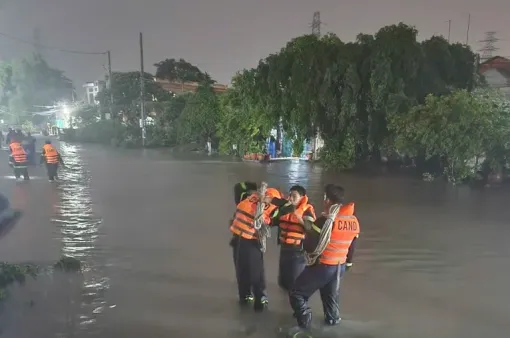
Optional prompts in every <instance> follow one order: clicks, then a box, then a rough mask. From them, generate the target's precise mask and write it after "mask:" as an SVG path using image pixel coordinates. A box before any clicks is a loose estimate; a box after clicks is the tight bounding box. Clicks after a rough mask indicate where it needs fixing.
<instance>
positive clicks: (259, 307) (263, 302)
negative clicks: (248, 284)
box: [253, 297, 269, 312]
mask: <svg viewBox="0 0 510 338" xmlns="http://www.w3.org/2000/svg"><path fill="white" fill-rule="evenodd" d="M268 305H269V300H268V299H267V297H262V298H261V299H256V300H255V303H253V309H254V310H255V312H263V311H265V310H267V307H268Z"/></svg>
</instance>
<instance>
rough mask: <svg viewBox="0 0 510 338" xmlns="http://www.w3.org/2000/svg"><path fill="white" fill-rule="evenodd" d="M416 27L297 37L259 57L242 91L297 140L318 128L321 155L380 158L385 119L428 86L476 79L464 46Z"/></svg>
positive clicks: (445, 90)
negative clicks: (250, 83) (251, 82)
mask: <svg viewBox="0 0 510 338" xmlns="http://www.w3.org/2000/svg"><path fill="white" fill-rule="evenodd" d="M417 33H418V32H417V30H416V29H415V28H414V27H411V26H408V25H405V24H403V23H400V24H398V25H391V26H386V27H383V28H381V29H380V30H379V31H378V32H377V33H376V34H375V35H373V36H372V35H365V34H360V35H359V36H358V37H357V40H356V42H354V43H347V44H346V43H343V42H342V41H340V39H338V37H337V36H335V35H334V34H328V35H326V36H323V37H321V38H318V37H316V36H313V35H304V36H300V37H297V38H295V39H293V40H291V41H290V42H289V43H287V45H286V46H285V47H284V48H282V49H281V51H280V52H278V53H276V54H272V55H269V56H268V57H267V58H266V59H264V60H261V61H260V63H259V65H258V67H257V68H256V69H255V83H256V85H255V88H254V90H251V91H246V92H245V94H243V95H246V96H247V100H248V101H253V102H258V103H259V107H260V108H261V109H262V110H264V112H266V113H267V114H268V115H269V116H271V119H273V120H276V121H278V120H279V119H281V120H282V122H283V128H284V130H285V132H286V134H287V135H290V136H291V137H293V138H294V139H295V140H297V144H300V143H301V140H303V139H309V138H311V137H313V136H315V135H316V134H317V133H319V134H320V136H321V137H322V138H323V139H324V142H325V147H324V148H323V151H322V154H321V157H322V159H323V160H324V161H325V162H326V163H329V164H333V165H334V166H336V167H352V166H353V165H355V164H356V163H357V162H360V161H366V160H368V159H374V160H380V159H381V158H382V157H386V156H383V155H387V154H391V153H395V147H394V143H395V140H394V138H395V135H394V133H393V132H392V131H391V130H389V128H388V119H390V118H393V117H395V118H397V117H398V116H400V115H405V114H406V113H408V112H409V111H410V109H411V108H412V107H414V106H416V105H419V104H421V103H424V101H425V97H426V96H427V95H428V94H430V93H432V94H435V95H447V94H449V93H451V92H452V91H454V90H456V89H467V90H472V89H473V88H474V87H476V85H477V74H476V69H475V62H474V60H475V56H474V54H473V52H472V51H471V50H470V49H469V47H466V46H463V45H459V44H449V43H448V42H447V41H445V40H444V39H443V38H439V37H433V38H431V39H429V40H427V41H424V42H423V43H420V42H418V41H417V40H416V37H417Z"/></svg>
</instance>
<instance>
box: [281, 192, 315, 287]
mask: <svg viewBox="0 0 510 338" xmlns="http://www.w3.org/2000/svg"><path fill="white" fill-rule="evenodd" d="M289 201H290V202H291V203H292V204H293V205H294V207H295V208H296V210H295V211H294V213H291V214H286V215H283V216H280V217H279V218H278V219H277V222H276V223H277V224H276V225H278V232H279V235H278V244H279V245H280V260H279V264H278V265H279V267H278V285H279V286H280V287H281V288H282V289H284V290H287V291H288V290H290V288H291V287H292V284H294V281H295V280H296V278H297V277H298V276H299V275H300V274H301V272H302V271H303V270H304V268H305V266H306V258H305V256H304V252H303V240H304V239H305V228H304V220H307V221H308V222H309V223H313V222H314V221H315V210H314V208H313V206H312V205H311V204H309V203H308V196H306V189H305V188H303V187H302V186H300V185H295V186H293V187H291V188H290V191H289Z"/></svg>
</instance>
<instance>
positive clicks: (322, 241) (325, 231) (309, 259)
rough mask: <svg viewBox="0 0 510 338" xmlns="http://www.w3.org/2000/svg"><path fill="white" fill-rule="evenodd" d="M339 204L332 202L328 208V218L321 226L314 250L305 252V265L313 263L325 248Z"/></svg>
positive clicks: (329, 238)
mask: <svg viewBox="0 0 510 338" xmlns="http://www.w3.org/2000/svg"><path fill="white" fill-rule="evenodd" d="M341 206H342V205H341V204H333V205H332V206H331V207H330V208H329V214H328V218H327V219H326V222H325V223H324V226H323V227H322V230H321V233H320V235H319V243H318V244H317V247H316V248H315V250H314V251H313V252H311V253H308V252H305V257H306V265H314V264H315V262H316V261H317V258H319V256H320V255H322V253H323V252H324V250H326V247H327V246H328V244H329V241H330V240H331V231H332V230H333V224H334V223H335V218H336V215H338V212H339V211H340V207H341Z"/></svg>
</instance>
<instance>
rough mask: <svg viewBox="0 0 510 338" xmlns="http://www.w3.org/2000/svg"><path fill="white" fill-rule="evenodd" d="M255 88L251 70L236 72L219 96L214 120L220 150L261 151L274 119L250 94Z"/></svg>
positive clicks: (228, 151) (275, 120) (227, 151)
mask: <svg viewBox="0 0 510 338" xmlns="http://www.w3.org/2000/svg"><path fill="white" fill-rule="evenodd" d="M255 90H256V83H255V72H254V71H253V70H249V71H244V72H240V73H238V74H237V75H236V76H234V78H233V79H232V87H231V88H230V89H229V91H228V92H227V93H225V94H223V95H222V96H221V98H220V104H221V110H220V116H219V120H218V121H217V127H218V130H217V135H218V137H219V139H220V150H221V151H222V152H224V153H232V152H233V146H236V147H237V150H238V151H239V152H240V153H244V152H253V153H257V152H262V149H263V147H264V144H265V140H266V138H267V137H268V136H269V134H270V132H271V129H272V128H273V127H274V126H275V125H276V123H277V122H278V121H277V119H276V118H275V117H274V116H271V115H270V114H268V113H267V112H266V111H264V110H263V109H262V108H261V106H260V105H259V104H258V101H257V100H255V99H254V98H252V97H251V96H250V95H251V93H252V92H253V91H255Z"/></svg>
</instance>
